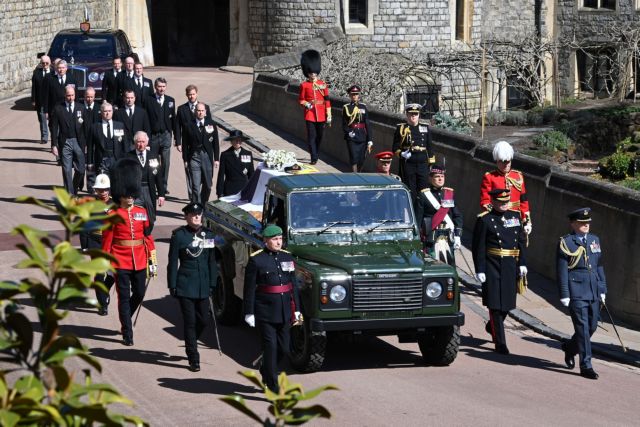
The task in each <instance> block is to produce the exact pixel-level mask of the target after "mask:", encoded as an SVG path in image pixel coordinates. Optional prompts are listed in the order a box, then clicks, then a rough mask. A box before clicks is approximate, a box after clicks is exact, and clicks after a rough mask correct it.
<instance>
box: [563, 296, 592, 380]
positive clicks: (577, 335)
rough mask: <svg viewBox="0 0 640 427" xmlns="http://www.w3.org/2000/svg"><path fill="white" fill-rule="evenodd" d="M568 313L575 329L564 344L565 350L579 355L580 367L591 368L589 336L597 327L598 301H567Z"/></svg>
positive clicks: (582, 368)
mask: <svg viewBox="0 0 640 427" xmlns="http://www.w3.org/2000/svg"><path fill="white" fill-rule="evenodd" d="M569 313H570V314H571V321H572V322H573V328H574V330H575V332H574V334H573V336H572V337H571V339H570V340H569V341H568V342H567V344H566V350H567V352H569V353H571V354H572V355H576V354H577V355H579V357H580V369H581V370H584V369H591V368H592V366H591V336H592V335H593V334H594V332H595V331H596V328H597V327H598V319H599V318H600V301H598V300H595V301H584V300H574V299H572V300H571V302H569Z"/></svg>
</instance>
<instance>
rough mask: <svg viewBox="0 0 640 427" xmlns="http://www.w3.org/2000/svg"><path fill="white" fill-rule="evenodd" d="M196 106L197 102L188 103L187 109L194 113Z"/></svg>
mask: <svg viewBox="0 0 640 427" xmlns="http://www.w3.org/2000/svg"><path fill="white" fill-rule="evenodd" d="M196 105H198V103H197V102H196V103H195V104H192V103H189V109H190V110H191V112H192V113H195V111H196Z"/></svg>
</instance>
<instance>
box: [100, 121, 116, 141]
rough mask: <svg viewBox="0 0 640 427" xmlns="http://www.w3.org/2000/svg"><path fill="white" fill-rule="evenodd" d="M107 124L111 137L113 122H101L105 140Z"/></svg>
mask: <svg viewBox="0 0 640 427" xmlns="http://www.w3.org/2000/svg"><path fill="white" fill-rule="evenodd" d="M107 123H108V124H109V128H110V129H111V136H112V137H113V120H109V121H107V122H105V121H104V120H103V121H102V133H103V135H104V136H105V138H106V137H107Z"/></svg>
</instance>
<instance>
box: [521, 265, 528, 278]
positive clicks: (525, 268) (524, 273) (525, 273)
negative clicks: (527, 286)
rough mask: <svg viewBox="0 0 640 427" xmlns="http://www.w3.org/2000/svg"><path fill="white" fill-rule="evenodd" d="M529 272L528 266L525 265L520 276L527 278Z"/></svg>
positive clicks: (522, 266)
mask: <svg viewBox="0 0 640 427" xmlns="http://www.w3.org/2000/svg"><path fill="white" fill-rule="evenodd" d="M528 271H529V270H527V266H525V265H521V266H520V275H521V276H526V275H527V272H528Z"/></svg>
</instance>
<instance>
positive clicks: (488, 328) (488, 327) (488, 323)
mask: <svg viewBox="0 0 640 427" xmlns="http://www.w3.org/2000/svg"><path fill="white" fill-rule="evenodd" d="M484 330H485V331H487V333H488V334H489V335H491V336H493V333H492V332H491V322H487V323H486V324H485V325H484Z"/></svg>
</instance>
